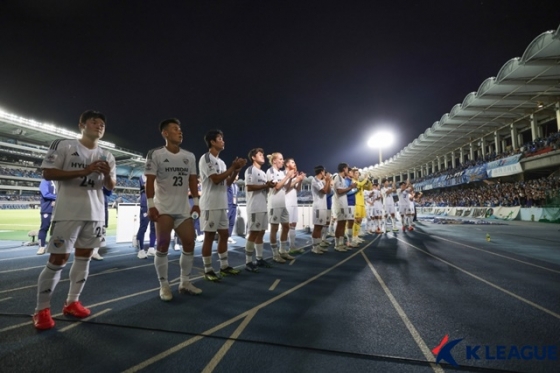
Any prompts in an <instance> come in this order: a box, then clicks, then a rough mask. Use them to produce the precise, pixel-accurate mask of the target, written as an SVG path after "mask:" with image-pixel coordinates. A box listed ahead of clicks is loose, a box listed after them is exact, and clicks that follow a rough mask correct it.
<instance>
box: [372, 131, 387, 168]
mask: <svg viewBox="0 0 560 373" xmlns="http://www.w3.org/2000/svg"><path fill="white" fill-rule="evenodd" d="M393 140H394V136H393V134H392V133H390V132H387V131H380V132H377V133H375V134H373V136H371V137H370V138H369V140H368V142H367V145H368V146H369V147H370V148H373V149H379V164H381V162H382V161H383V160H382V154H381V150H382V149H383V148H388V147H389V146H391V145H392V144H393Z"/></svg>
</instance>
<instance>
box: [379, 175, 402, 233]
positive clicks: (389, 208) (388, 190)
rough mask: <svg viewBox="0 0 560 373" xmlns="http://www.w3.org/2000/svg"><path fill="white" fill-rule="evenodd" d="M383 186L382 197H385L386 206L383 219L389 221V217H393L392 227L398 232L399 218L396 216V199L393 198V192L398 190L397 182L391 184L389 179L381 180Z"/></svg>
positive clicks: (384, 203)
mask: <svg viewBox="0 0 560 373" xmlns="http://www.w3.org/2000/svg"><path fill="white" fill-rule="evenodd" d="M381 184H382V185H383V187H382V188H381V197H382V198H383V205H384V206H385V215H384V216H383V220H384V221H387V218H389V219H391V227H392V228H393V232H398V231H399V228H397V218H396V217H395V212H396V210H395V200H394V199H393V193H395V192H396V191H397V189H396V187H395V183H394V182H393V184H391V185H389V180H387V179H383V180H381Z"/></svg>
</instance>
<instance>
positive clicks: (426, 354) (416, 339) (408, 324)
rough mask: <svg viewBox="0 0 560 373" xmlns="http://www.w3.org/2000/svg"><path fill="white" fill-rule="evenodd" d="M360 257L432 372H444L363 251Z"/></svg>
mask: <svg viewBox="0 0 560 373" xmlns="http://www.w3.org/2000/svg"><path fill="white" fill-rule="evenodd" d="M362 256H363V257H364V259H365V260H366V263H367V265H368V266H369V268H370V269H371V272H373V275H374V276H375V278H376V279H377V281H378V282H379V284H380V285H381V288H382V289H383V291H384V292H385V295H387V298H389V301H390V302H391V304H392V305H393V307H394V308H395V310H396V311H397V313H398V314H399V316H400V317H401V319H402V321H403V322H404V325H405V326H406V328H407V329H408V331H409V332H410V335H411V336H412V338H413V339H414V342H416V344H417V345H418V347H419V348H420V351H422V354H423V355H424V357H425V358H426V360H427V361H428V362H429V363H430V366H431V367H432V369H433V370H434V372H436V373H443V372H444V370H443V369H442V368H441V367H440V366H439V365H436V364H435V361H434V355H432V352H431V351H430V348H429V347H428V345H426V342H424V340H423V339H422V337H421V336H420V333H418V331H417V330H416V328H415V327H414V324H412V322H411V321H410V319H409V318H408V316H406V313H405V312H404V310H403V309H402V307H401V306H400V304H399V302H397V300H396V299H395V297H394V296H393V294H392V293H391V290H389V287H388V286H387V285H386V284H385V281H383V279H382V278H381V276H380V275H379V273H378V272H377V270H376V269H375V267H374V266H373V264H371V262H370V261H369V258H368V257H367V256H366V254H364V252H363V251H362Z"/></svg>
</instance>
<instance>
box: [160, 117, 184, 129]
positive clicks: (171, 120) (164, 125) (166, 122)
mask: <svg viewBox="0 0 560 373" xmlns="http://www.w3.org/2000/svg"><path fill="white" fill-rule="evenodd" d="M171 123H175V124H178V125H181V122H179V119H177V118H169V119H166V120H162V121H161V123H160V124H159V132H163V130H165V129H166V128H167V126H168V125H170V124H171Z"/></svg>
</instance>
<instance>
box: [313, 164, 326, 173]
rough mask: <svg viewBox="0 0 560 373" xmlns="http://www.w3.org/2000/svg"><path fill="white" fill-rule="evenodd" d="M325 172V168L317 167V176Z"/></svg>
mask: <svg viewBox="0 0 560 373" xmlns="http://www.w3.org/2000/svg"><path fill="white" fill-rule="evenodd" d="M323 171H325V167H323V166H315V175H319V174H320V173H321V172H323Z"/></svg>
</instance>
